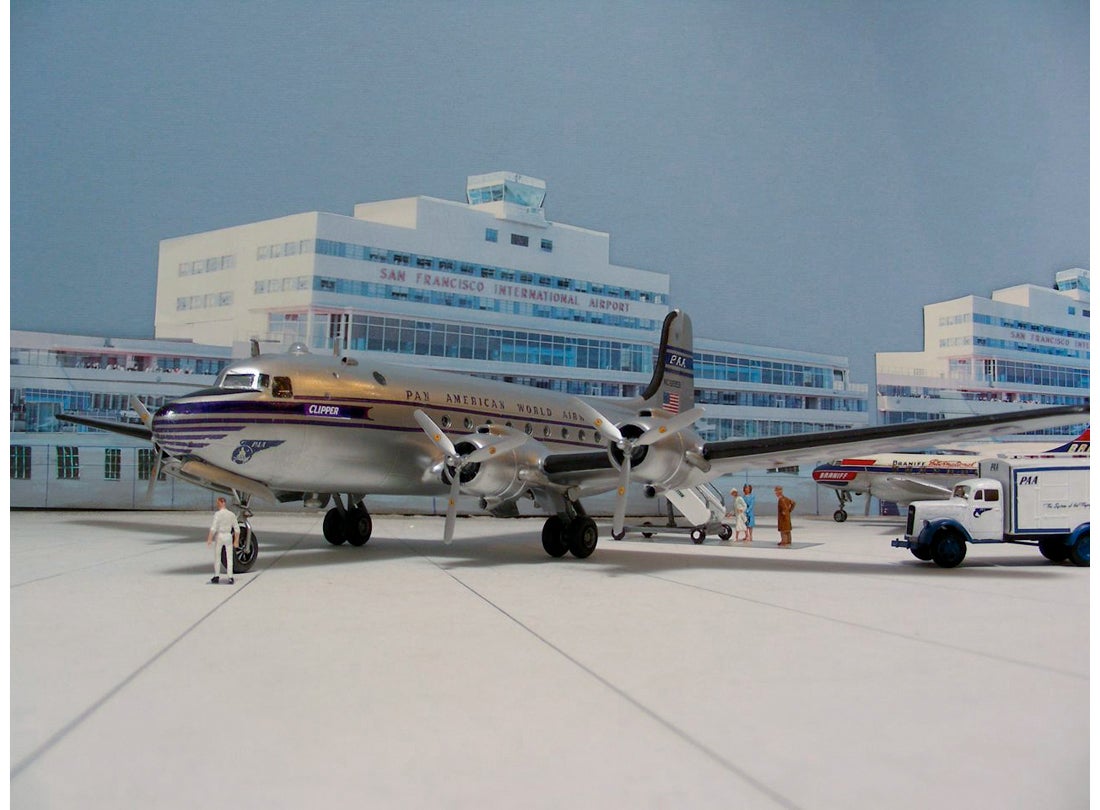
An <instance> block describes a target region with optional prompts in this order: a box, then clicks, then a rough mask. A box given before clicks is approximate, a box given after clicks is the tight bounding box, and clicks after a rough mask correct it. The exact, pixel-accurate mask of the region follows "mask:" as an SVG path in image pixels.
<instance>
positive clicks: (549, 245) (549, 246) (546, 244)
mask: <svg viewBox="0 0 1100 810" xmlns="http://www.w3.org/2000/svg"><path fill="white" fill-rule="evenodd" d="M542 249H543V250H545V251H546V252H547V253H550V252H551V251H552V250H553V249H554V240H553V239H543V240H542Z"/></svg>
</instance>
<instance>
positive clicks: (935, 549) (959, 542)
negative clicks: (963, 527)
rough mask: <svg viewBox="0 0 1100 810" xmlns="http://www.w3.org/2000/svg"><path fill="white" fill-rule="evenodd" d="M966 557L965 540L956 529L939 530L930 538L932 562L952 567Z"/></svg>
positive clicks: (943, 566)
mask: <svg viewBox="0 0 1100 810" xmlns="http://www.w3.org/2000/svg"><path fill="white" fill-rule="evenodd" d="M965 557H966V540H965V539H964V538H963V536H962V535H961V534H959V533H958V532H957V531H951V530H945V531H940V532H938V533H937V534H936V536H935V537H933V538H932V562H934V563H935V564H936V565H938V566H939V567H940V568H954V567H955V566H957V565H958V564H959V563H961V562H962V561H963V558H965Z"/></svg>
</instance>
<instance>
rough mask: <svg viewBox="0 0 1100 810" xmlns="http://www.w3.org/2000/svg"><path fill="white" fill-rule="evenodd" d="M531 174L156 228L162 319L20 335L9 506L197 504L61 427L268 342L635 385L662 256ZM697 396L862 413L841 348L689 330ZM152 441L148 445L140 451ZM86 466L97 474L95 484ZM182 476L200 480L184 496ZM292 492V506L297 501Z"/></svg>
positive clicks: (712, 404) (556, 381)
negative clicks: (328, 207)
mask: <svg viewBox="0 0 1100 810" xmlns="http://www.w3.org/2000/svg"><path fill="white" fill-rule="evenodd" d="M545 196H546V184H545V183H544V182H543V181H542V180H538V179H535V178H531V177H525V176H523V175H518V174H514V173H507V172H496V173H493V174H487V175H479V176H474V177H470V178H468V180H467V187H466V199H465V200H464V201H462V202H456V201H449V200H441V199H435V198H430V197H410V198H406V199H399V200H389V201H381V202H371V203H362V204H359V205H356V206H355V209H354V212H353V215H352V216H346V215H340V214H333V213H325V212H310V213H303V214H296V215H292V216H287V217H280V218H277V219H272V220H266V221H262V222H254V223H248V224H243V225H236V226H231V227H227V228H223V229H219V230H215V231H209V232H206V233H199V234H191V235H187V236H181V237H177V238H171V239H166V240H164V241H163V242H162V243H161V245H160V253H159V262H158V268H157V299H156V312H155V333H156V337H155V338H154V339H150V340H126V341H123V340H118V339H112V338H103V337H95V338H93V337H86V336H71V335H60V334H42V333H30V332H13V333H12V346H11V349H12V382H11V387H12V391H11V403H12V426H11V429H12V435H11V440H12V487H11V491H12V503H13V505H15V506H46V505H50V506H54V505H62V506H102V507H110V506H116V507H118V508H133V507H142V506H145V505H149V506H153V507H157V508H164V507H166V506H194V505H197V506H201V507H205V506H206V505H207V504H208V503H209V502H210V497H209V494H208V493H205V492H203V491H201V490H198V489H197V488H194V487H191V486H189V485H186V484H181V483H178V482H169V484H168V485H167V486H165V485H162V484H158V485H157V486H156V488H155V490H154V493H153V496H152V498H151V499H150V498H149V497H148V493H147V487H148V479H149V477H150V474H151V470H152V466H151V460H150V459H151V452H152V451H151V450H150V449H149V448H147V447H142V446H141V445H140V443H139V442H136V441H127V440H126V439H125V438H122V437H118V436H113V435H112V436H107V435H105V434H102V433H98V432H87V431H84V430H77V429H76V428H74V427H73V426H68V425H66V426H62V425H60V423H58V422H57V421H56V419H54V415H55V414H56V413H57V412H59V411H63V410H81V411H84V412H87V413H90V414H93V415H101V416H102V415H111V414H113V413H118V414H119V415H121V416H123V417H124V418H133V414H132V413H127V412H128V411H129V405H128V399H129V396H130V395H137V396H138V397H139V398H141V399H142V400H143V401H145V402H147V403H149V404H150V405H151V406H156V405H159V404H161V403H163V402H164V401H165V400H166V399H171V398H172V397H173V396H174V395H178V393H180V392H182V390H183V389H182V388H181V386H194V387H201V386H205V385H210V384H211V383H212V382H213V380H214V376H215V375H216V374H217V372H218V371H220V370H221V368H223V367H224V366H225V364H226V363H227V362H229V360H230V358H231V357H239V356H244V355H247V353H248V351H249V345H248V344H249V342H250V341H251V340H254V339H255V340H258V341H259V342H260V345H261V349H262V351H264V352H277V351H282V350H285V349H287V348H289V346H290V345H291V344H293V343H304V344H305V345H306V346H308V347H309V348H310V350H311V351H314V352H325V353H331V352H332V351H334V349H336V350H339V351H341V352H346V353H349V354H351V355H353V356H354V355H356V354H360V353H365V354H370V353H375V352H381V353H384V354H386V355H387V357H388V359H390V360H393V359H394V357H393V355H400V357H401V358H402V360H403V361H404V362H407V363H409V364H413V365H419V366H423V367H430V368H443V369H449V370H454V371H459V372H465V373H470V374H475V375H483V376H488V377H493V378H496V379H503V380H507V381H511V382H516V383H521V384H525V385H530V386H534V387H538V388H545V389H552V390H558V391H566V392H570V393H575V394H583V395H591V396H604V397H634V396H637V395H638V394H639V393H640V392H641V391H642V390H643V388H644V387H645V385H646V383H647V382H648V381H649V378H650V375H651V373H652V370H653V362H654V354H655V351H656V347H657V344H658V342H659V338H660V327H661V323H662V321H663V319H664V316H665V315H666V314H667V312H668V311H669V309H670V307H671V306H672V304H673V302H672V301H671V300H670V295H669V293H670V276H669V274H668V273H665V272H658V271H653V270H645V269H640V268H633V267H624V266H620V265H615V264H613V263H612V262H611V260H610V255H611V252H610V237H609V235H608V234H606V233H602V232H598V231H593V230H589V229H585V228H580V227H576V226H572V225H564V224H561V223H556V222H552V221H550V220H548V219H547V218H546V216H545V211H544V207H543V205H544V201H545ZM706 331H707V324H703V323H696V324H695V332H696V344H695V374H696V388H697V393H696V398H697V401H698V402H699V404H702V405H704V406H705V407H706V408H707V415H706V417H704V419H703V420H701V421H700V423H699V424H698V429H699V430H700V432H701V433H702V434H703V436H704V437H705V438H707V439H708V440H713V439H718V438H727V437H730V436H746V437H761V436H771V435H780V434H785V433H792V432H812V431H820V430H832V429H842V428H850V427H861V426H865V425H867V424H868V421H869V414H868V408H867V395H868V386H867V385H866V384H860V383H853V382H852V381H851V380H850V379H849V364H848V360H847V358H844V357H838V356H833V355H826V354H816V353H806V352H793V351H789V350H784V349H775V348H770V347H764V346H751V345H747V344H739V343H732V342H728V341H719V340H713V339H707V338H705V337H699V335H700V334H703V335H705V334H706ZM143 451H144V455H143ZM93 484H94V486H93ZM191 493H193V495H192V494H191ZM299 508H300V507H299Z"/></svg>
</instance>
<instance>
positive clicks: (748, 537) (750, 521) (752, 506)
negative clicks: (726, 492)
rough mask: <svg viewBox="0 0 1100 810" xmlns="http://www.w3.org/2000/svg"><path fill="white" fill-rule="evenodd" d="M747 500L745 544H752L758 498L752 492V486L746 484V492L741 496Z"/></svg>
mask: <svg viewBox="0 0 1100 810" xmlns="http://www.w3.org/2000/svg"><path fill="white" fill-rule="evenodd" d="M741 497H742V498H744V499H745V542H746V543H751V542H752V530H753V527H754V526H755V525H756V496H755V495H754V494H753V492H752V484H745V492H744V494H743V495H742V496H741Z"/></svg>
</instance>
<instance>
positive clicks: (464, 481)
mask: <svg viewBox="0 0 1100 810" xmlns="http://www.w3.org/2000/svg"><path fill="white" fill-rule="evenodd" d="M497 440H498V438H497V437H495V436H492V435H490V434H488V433H471V434H468V435H466V436H460V437H458V438H456V439H455V442H454V445H455V449H456V450H457V451H458V452H459V454H460V455H463V456H465V455H468V454H470V453H472V452H473V451H474V450H478V449H480V448H482V447H486V446H490V445H492V444H493V442H494V441H497ZM530 444H531V442H528V443H527V444H524V445H520V447H518V448H514V449H512V450H505V451H504V452H502V453H497V454H495V455H494V456H493V457H492V458H490V459H488V460H487V461H481V462H478V463H476V464H466V465H465V466H464V467H463V468H462V473H461V478H460V480H461V489H460V491H461V492H462V493H463V494H464V495H479V496H481V497H482V498H485V499H486V500H489V501H505V500H509V499H512V498H516V497H518V496H519V495H521V494H522V493H523V490H524V489H525V488H526V486H527V485H526V482H525V480H524V477H523V471H524V470H526V469H528V468H529V467H530V466H531V459H529V458H528V455H529V452H528V449H527V448H528V445H530ZM536 464H537V462H536ZM454 470H455V468H454V466H453V465H452V464H451V463H450V462H447V463H445V464H444V467H443V471H442V473H441V474H440V478H441V479H442V481H443V483H444V484H446V485H447V486H450V485H451V481H452V479H453V475H454Z"/></svg>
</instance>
